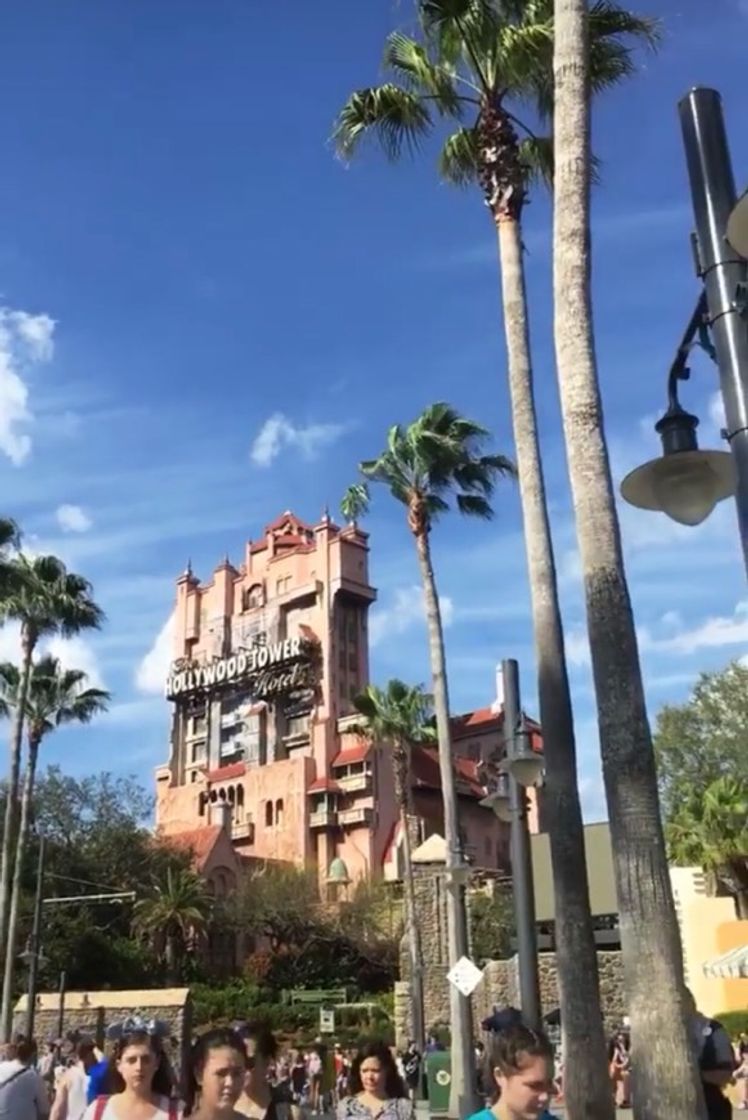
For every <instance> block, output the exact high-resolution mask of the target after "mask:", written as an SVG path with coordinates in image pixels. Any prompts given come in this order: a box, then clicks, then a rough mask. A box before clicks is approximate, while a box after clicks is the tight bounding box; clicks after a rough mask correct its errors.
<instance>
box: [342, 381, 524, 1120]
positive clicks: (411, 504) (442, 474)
mask: <svg viewBox="0 0 748 1120" xmlns="http://www.w3.org/2000/svg"><path fill="white" fill-rule="evenodd" d="M487 436H488V432H487V431H486V429H485V428H483V427H482V426H481V425H480V424H477V423H475V422H474V421H473V420H468V419H466V418H465V417H463V416H461V415H460V414H459V413H458V412H456V411H455V410H454V409H453V408H451V407H450V406H449V405H447V404H443V403H437V404H432V405H429V406H428V407H427V408H426V409H424V411H423V412H422V413H421V415H420V416H418V417H417V418H416V419H415V420H414V421H413V422H412V423H411V424H409V425H408V427H407V428H402V427H401V426H400V425H399V424H396V425H394V427H392V428H390V430H389V433H388V437H387V447H386V449H385V450H384V451H383V452H382V453H381V454H380V455H379V457H378V458H377V459H371V460H368V461H365V462H362V463H360V464H359V471H360V472H361V475H362V476H363V478H364V479H365V480H367V481H370V482H378V483H381V484H383V485H384V486H386V487H387V489H388V490H389V491H390V493H391V495H392V496H393V498H395V499H396V501H398V502H400V503H401V504H402V505H403V506H404V507H405V512H406V517H407V523H408V528H409V529H410V531H411V533H412V534H413V539H414V543H415V547H416V555H417V557H418V566H419V570H420V574H421V582H422V584H423V592H424V600H425V604H426V624H427V629H428V638H429V659H430V662H431V678H432V690H433V697H434V711H435V715H436V731H437V741H438V746H439V769H440V774H441V784H442V799H443V802H444V833H445V840H446V844H447V861H448V867H450V868H452V867H457V866H459V865H460V864H461V863H462V852H461V845H460V838H459V829H458V822H457V797H456V793H455V779H454V766H453V760H452V742H451V735H450V725H449V690H448V686H447V668H446V657H445V653H444V632H443V627H442V618H441V610H440V607H439V598H438V595H437V590H436V577H435V575H434V567H433V563H432V559H431V536H430V535H431V530H432V528H433V525H434V522H435V521H436V520H437V519H438V518H439V517H440V516H441V515H443V514H444V513H447V512H448V511H449V509H450V500H452V501H453V502H454V504H455V505H456V507H457V509H458V510H459V511H460V513H463V514H465V515H467V516H470V517H479V518H482V519H488V518H490V517H491V516H492V515H493V510H492V507H491V502H490V499H491V496H492V494H493V491H494V487H495V483H496V480H497V478H498V477H500V476H502V475H503V476H509V477H511V476H513V474H514V467H513V466H512V464H511V463H510V461H509V460H508V459H507V458H506V457H505V456H503V455H487V454H485V453H484V451H483V447H484V444H485V442H486V438H487ZM358 485H359V486H360V485H361V484H360V483H359V484H358ZM349 494H350V491H349ZM448 906H449V912H448V923H447V924H448V929H449V941H450V945H449V955H450V959H451V960H453V961H456V960H459V958H460V957H462V956H464V955H465V953H466V952H467V929H466V927H465V913H464V907H463V906H462V904H461V901H460V899H459V898H458V897H457V894H456V893H454V892H451V893H450V894H449V896H448ZM450 1001H451V1002H450V1014H451V1020H450V1025H451V1030H452V1039H453V1067H452V1069H453V1077H452V1096H453V1098H454V1099H453V1100H452V1103H451V1105H450V1109H451V1110H452V1111H456V1110H457V1109H458V1100H457V1097H459V1096H460V1095H463V1094H469V1092H470V1089H469V1086H470V1081H471V1073H470V1071H471V1069H472V1065H473V1060H472V1043H471V1038H470V1034H471V1028H470V1026H469V1023H468V1017H467V1014H466V1005H465V1001H464V997H462V996H460V993H459V992H458V991H457V990H456V988H454V986H453V985H450Z"/></svg>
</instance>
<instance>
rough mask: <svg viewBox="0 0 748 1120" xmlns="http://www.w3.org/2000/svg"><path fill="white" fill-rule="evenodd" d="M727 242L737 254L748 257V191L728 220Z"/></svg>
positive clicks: (737, 203)
mask: <svg viewBox="0 0 748 1120" xmlns="http://www.w3.org/2000/svg"><path fill="white" fill-rule="evenodd" d="M727 240H728V241H729V242H730V244H731V245H732V247H733V249H734V250H735V252H736V253H740V255H741V257H748V191H746V193H745V194H744V195H743V196H742V198H739V199H738V201H737V202H736V203H735V206H734V207H733V209H732V213H731V214H730V217H729V218H728V219H727Z"/></svg>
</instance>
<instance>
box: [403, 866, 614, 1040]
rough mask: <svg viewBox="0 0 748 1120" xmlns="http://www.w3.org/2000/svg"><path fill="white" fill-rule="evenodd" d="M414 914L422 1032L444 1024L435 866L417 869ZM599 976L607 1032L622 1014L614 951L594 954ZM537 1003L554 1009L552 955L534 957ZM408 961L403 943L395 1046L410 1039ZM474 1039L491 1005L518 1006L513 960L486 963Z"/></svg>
mask: <svg viewBox="0 0 748 1120" xmlns="http://www.w3.org/2000/svg"><path fill="white" fill-rule="evenodd" d="M415 881H416V909H417V913H418V924H419V929H420V933H421V949H422V953H423V960H424V977H423V987H424V1011H425V1022H426V1031H427V1033H428V1032H429V1031H430V1030H432V1029H433V1028H435V1027H438V1026H441V1025H445V1024H448V1023H449V982H448V980H447V972H448V971H449V967H448V963H447V922H446V907H445V899H446V894H445V892H446V882H445V876H444V870H443V868H440V867H436V868H433V867H430V868H428V869H426V868H423V869H418V871H416V873H415ZM597 962H598V969H599V971H600V995H601V1000H602V1007H603V1018H604V1021H605V1029H606V1032H610V1031H612V1030H613V1029H614V1028H615V1027H616V1026H617V1025H618V1024H620V1022H621V1019H622V1018H623V1016H624V1015H625V1013H626V1009H625V1003H624V996H623V966H622V962H621V954H620V951H618V950H600V951H598V954H597ZM538 971H539V979H540V999H541V1004H542V1007H543V1013H544V1014H546V1015H547V1014H548V1012H550V1011H553V1010H554V1009H555V1008H557V1007H558V1002H559V1001H558V983H557V978H556V956H555V953H546V952H543V953H540V954H539V957H538ZM409 974H410V961H409V957H408V952H407V943H406V942H405V941H403V943H402V945H401V952H400V975H401V977H402V980H401V981H400V982H399V983H397V984H396V985H395V1032H396V1037H397V1044H398V1046H401V1045H404V1044H405V1043H406V1042H407V1039H408V1038H409V1037H410V1036H411V1013H410V983H409ZM470 1003H471V1010H472V1015H473V1023H474V1030H475V1033H476V1035H477V1034H479V1032H480V1023H481V1021H482V1020H483V1019H485V1018H486V1017H487V1016H488V1015H490V1014H491V1012H492V1011H493V1008H494V1006H497V1005H498V1006H500V1007H501V1006H507V1005H512V1006H514V1007H519V1005H520V998H519V972H518V961H517V957H516V956H514V957H511V958H509V959H507V960H496V961H489V962H488V964H487V965H486V967H485V969H484V972H483V980H482V981H481V982H480V984H479V985H478V987H477V988H476V989H475V991H474V992H473V995H472V997H471V1000H470Z"/></svg>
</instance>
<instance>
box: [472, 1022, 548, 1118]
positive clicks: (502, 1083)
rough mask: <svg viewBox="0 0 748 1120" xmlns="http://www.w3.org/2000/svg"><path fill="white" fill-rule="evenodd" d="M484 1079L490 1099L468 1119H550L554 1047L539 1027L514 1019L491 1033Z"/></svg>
mask: <svg viewBox="0 0 748 1120" xmlns="http://www.w3.org/2000/svg"><path fill="white" fill-rule="evenodd" d="M485 1082H486V1084H487V1085H488V1086H489V1087H490V1088H491V1090H492V1095H493V1103H492V1105H491V1107H490V1108H484V1109H481V1111H480V1112H475V1113H473V1115H472V1116H471V1117H469V1120H553V1118H552V1117H551V1114H550V1112H549V1111H548V1105H549V1104H550V1102H551V1098H552V1096H553V1047H552V1046H551V1043H550V1041H549V1040H548V1038H546V1036H545V1035H544V1034H543V1033H542V1031H533V1030H531V1029H530V1028H529V1027H526V1026H524V1025H523V1024H522V1023H515V1024H514V1025H512V1026H509V1027H507V1028H506V1029H505V1030H502V1031H499V1032H498V1033H497V1034H494V1035H493V1037H492V1039H491V1042H490V1044H489V1047H488V1057H487V1059H486V1074H485Z"/></svg>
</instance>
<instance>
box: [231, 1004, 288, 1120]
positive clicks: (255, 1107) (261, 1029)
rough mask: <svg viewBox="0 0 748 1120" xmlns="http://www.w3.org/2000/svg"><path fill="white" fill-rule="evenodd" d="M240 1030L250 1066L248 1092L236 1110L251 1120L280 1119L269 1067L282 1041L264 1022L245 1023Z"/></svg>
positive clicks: (246, 1083) (246, 1078)
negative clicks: (278, 1039)
mask: <svg viewBox="0 0 748 1120" xmlns="http://www.w3.org/2000/svg"><path fill="white" fill-rule="evenodd" d="M237 1033H238V1035H239V1037H240V1038H241V1040H242V1042H243V1044H244V1051H245V1053H246V1056H247V1069H246V1073H245V1076H244V1091H243V1092H242V1094H241V1096H240V1097H239V1100H238V1101H237V1102H236V1111H237V1112H240V1113H241V1114H242V1115H243V1116H249V1117H250V1120H278V1113H277V1111H276V1105H275V1099H274V1096H273V1089H272V1086H271V1084H270V1080H269V1078H268V1066H269V1064H270V1063H271V1062H272V1061H274V1060H275V1057H276V1055H277V1053H278V1043H277V1042H276V1041H275V1036H274V1035H273V1032H272V1031H270V1030H268V1028H267V1027H266V1026H264V1025H263V1024H261V1023H243V1024H242V1025H241V1026H240V1027H238V1029H237Z"/></svg>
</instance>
